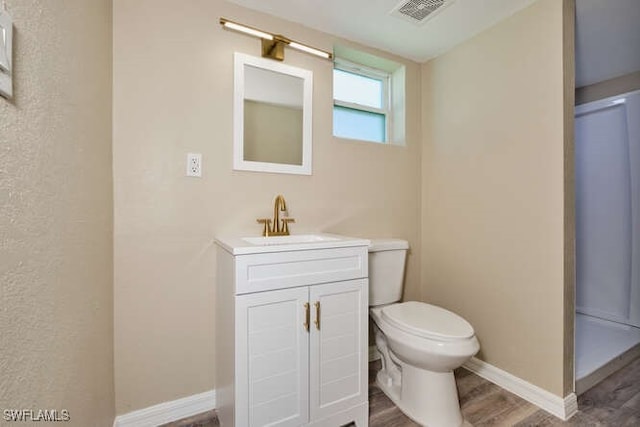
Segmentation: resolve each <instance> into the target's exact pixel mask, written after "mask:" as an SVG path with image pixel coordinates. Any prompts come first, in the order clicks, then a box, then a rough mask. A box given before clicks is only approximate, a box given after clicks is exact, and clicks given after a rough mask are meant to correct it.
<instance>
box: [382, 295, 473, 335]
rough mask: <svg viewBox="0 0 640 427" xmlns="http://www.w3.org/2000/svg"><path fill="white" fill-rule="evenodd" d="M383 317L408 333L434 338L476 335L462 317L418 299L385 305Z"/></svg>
mask: <svg viewBox="0 0 640 427" xmlns="http://www.w3.org/2000/svg"><path fill="white" fill-rule="evenodd" d="M382 318H383V319H384V320H385V321H387V322H388V323H389V324H390V325H393V326H394V327H396V328H398V329H400V330H402V331H404V332H406V333H409V334H411V335H416V336H420V337H424V338H429V339H433V340H440V341H453V340H464V339H469V338H471V337H473V335H474V331H473V327H472V326H471V325H470V324H469V322H467V321H466V320H464V319H463V318H462V317H460V316H458V315H457V314H455V313H452V312H451V311H449V310H445V309H444V308H442V307H438V306H435V305H431V304H426V303H423V302H418V301H407V302H403V303H399V304H391V305H389V306H386V307H383V308H382Z"/></svg>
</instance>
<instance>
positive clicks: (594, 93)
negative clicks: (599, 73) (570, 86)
mask: <svg viewBox="0 0 640 427" xmlns="http://www.w3.org/2000/svg"><path fill="white" fill-rule="evenodd" d="M634 90H640V71H636V72H635V73H629V74H625V75H624V76H620V77H616V78H615V79H611V80H605V81H603V82H599V83H594V84H592V85H589V86H582V87H579V88H577V89H576V105H579V104H586V103H587V102H591V101H597V100H599V99H604V98H607V97H609V96H615V95H620V94H621V93H626V92H631V91H634Z"/></svg>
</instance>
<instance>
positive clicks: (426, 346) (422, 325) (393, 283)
mask: <svg viewBox="0 0 640 427" xmlns="http://www.w3.org/2000/svg"><path fill="white" fill-rule="evenodd" d="M408 249H409V243H408V242H407V241H405V240H397V239H384V240H372V241H371V245H370V246H369V306H370V310H369V312H370V314H371V318H372V319H373V321H374V324H375V327H374V330H375V339H376V347H377V349H378V351H379V352H380V355H381V356H382V369H381V370H380V371H379V372H378V376H377V383H378V386H379V387H380V388H381V389H382V391H384V393H385V394H386V395H387V396H388V397H389V398H390V399H391V400H392V401H393V402H394V403H395V404H396V406H398V408H400V410H402V412H404V413H405V414H406V415H407V416H409V417H410V418H412V419H413V420H414V421H416V422H417V423H419V424H421V425H423V426H428V427H459V426H461V425H463V422H464V421H463V418H462V414H461V412H460V403H459V401H458V391H457V389H456V382H455V378H454V376H453V370H454V369H456V368H458V367H460V366H461V365H462V364H463V363H464V362H466V361H467V360H468V359H469V358H470V357H471V356H473V355H474V354H476V353H477V352H478V350H479V349H480V345H479V344H478V340H477V339H476V337H475V334H474V331H473V327H472V326H471V325H470V324H469V322H467V321H466V320H464V319H463V318H462V317H460V316H458V315H457V314H455V313H452V312H450V311H448V310H445V309H443V308H440V307H437V306H435V305H430V304H425V303H422V302H417V301H408V302H403V303H399V302H398V301H400V299H401V297H402V284H403V279H404V267H405V259H406V254H407V250H408Z"/></svg>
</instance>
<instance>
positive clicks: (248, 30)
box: [220, 18, 273, 40]
mask: <svg viewBox="0 0 640 427" xmlns="http://www.w3.org/2000/svg"><path fill="white" fill-rule="evenodd" d="M220 25H222V26H223V27H227V28H230V29H232V30H236V31H240V32H241V33H245V34H249V35H251V36H254V37H259V38H261V39H265V40H273V35H272V34H269V33H265V32H264V31H260V30H258V29H257V28H252V27H247V26H246V25H242V24H238V23H237V22H233V21H229V20H228V19H225V18H220Z"/></svg>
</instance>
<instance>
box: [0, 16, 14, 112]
mask: <svg viewBox="0 0 640 427" xmlns="http://www.w3.org/2000/svg"><path fill="white" fill-rule="evenodd" d="M12 61H13V19H11V15H9V13H8V12H7V11H6V10H2V9H0V95H1V96H4V97H5V98H8V99H9V98H11V97H12V96H13V81H12V73H13V70H12Z"/></svg>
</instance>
